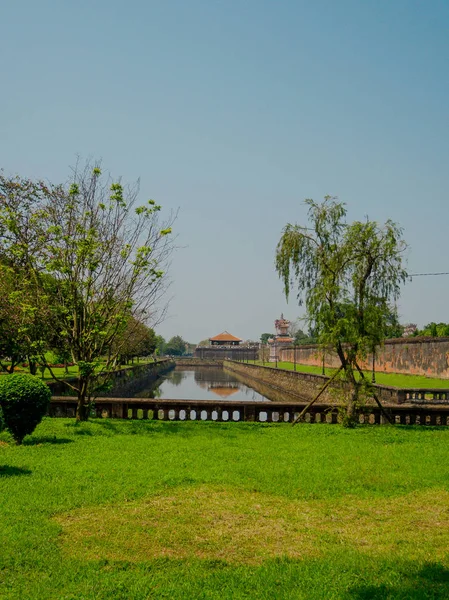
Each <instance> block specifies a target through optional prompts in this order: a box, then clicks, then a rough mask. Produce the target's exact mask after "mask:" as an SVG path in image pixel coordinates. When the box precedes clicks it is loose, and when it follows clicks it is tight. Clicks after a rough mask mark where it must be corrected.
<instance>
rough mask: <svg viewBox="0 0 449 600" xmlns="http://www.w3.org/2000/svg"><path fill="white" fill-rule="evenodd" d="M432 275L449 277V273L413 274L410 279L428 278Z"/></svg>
mask: <svg viewBox="0 0 449 600" xmlns="http://www.w3.org/2000/svg"><path fill="white" fill-rule="evenodd" d="M431 275H449V272H447V273H412V274H411V275H409V277H410V278H412V277H428V276H431Z"/></svg>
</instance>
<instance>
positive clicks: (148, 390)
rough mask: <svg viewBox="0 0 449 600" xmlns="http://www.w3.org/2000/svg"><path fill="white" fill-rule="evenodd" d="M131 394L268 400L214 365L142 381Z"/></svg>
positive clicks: (178, 369)
mask: <svg viewBox="0 0 449 600" xmlns="http://www.w3.org/2000/svg"><path fill="white" fill-rule="evenodd" d="M134 397H136V398H161V399H166V400H168V399H171V400H220V401H223V400H224V401H226V400H232V401H240V400H246V401H254V402H263V401H268V402H269V399H268V398H267V397H265V396H264V395H263V394H261V393H259V392H257V391H256V390H254V389H253V388H252V387H250V386H248V385H247V384H246V383H244V382H242V381H239V380H238V379H237V378H236V377H235V376H234V374H232V373H229V372H226V371H224V370H223V369H218V368H214V367H202V368H201V367H198V368H195V369H183V368H182V367H179V368H176V369H173V370H172V371H170V372H169V373H166V374H165V375H164V376H163V377H161V378H160V379H158V380H157V381H154V382H151V383H148V384H147V385H145V384H144V387H143V389H142V390H141V391H140V392H138V393H136V394H134Z"/></svg>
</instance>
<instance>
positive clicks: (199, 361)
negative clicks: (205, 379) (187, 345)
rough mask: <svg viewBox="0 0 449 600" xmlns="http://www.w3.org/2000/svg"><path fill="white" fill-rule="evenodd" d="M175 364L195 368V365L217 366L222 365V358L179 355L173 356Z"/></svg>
mask: <svg viewBox="0 0 449 600" xmlns="http://www.w3.org/2000/svg"><path fill="white" fill-rule="evenodd" d="M174 361H175V365H176V366H177V367H182V368H183V369H184V368H189V367H191V368H192V369H195V368H197V367H219V368H221V367H222V366H223V359H218V358H217V359H212V358H195V357H192V358H190V357H184V356H180V357H179V358H175V359H174Z"/></svg>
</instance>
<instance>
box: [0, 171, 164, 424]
mask: <svg viewBox="0 0 449 600" xmlns="http://www.w3.org/2000/svg"><path fill="white" fill-rule="evenodd" d="M39 190H40V195H39V197H38V199H37V200H36V201H35V199H34V198H33V205H32V206H31V207H29V208H30V209H32V211H33V214H34V215H35V218H34V220H33V227H34V229H35V232H36V235H37V238H38V240H39V244H38V245H37V246H36V245H33V248H32V249H33V251H32V252H31V251H30V248H29V245H28V243H27V240H26V239H25V237H24V235H23V227H22V222H21V221H22V220H23V211H20V210H14V209H13V208H10V207H13V206H14V203H13V202H12V199H13V196H14V193H12V196H11V198H5V202H4V206H3V207H1V208H2V210H0V241H1V242H2V248H0V250H3V252H4V254H6V255H13V256H14V255H15V256H21V257H23V260H22V262H23V263H24V264H25V266H26V270H27V274H28V277H29V279H30V280H34V281H36V282H37V289H38V290H39V293H38V294H36V296H35V303H36V305H37V306H39V305H42V304H43V303H47V304H48V306H49V309H50V311H51V319H50V323H49V328H50V329H51V331H49V332H48V337H49V338H51V339H52V340H53V343H54V344H55V345H56V346H58V345H59V346H60V347H61V348H63V349H68V350H69V351H70V354H71V357H72V361H73V362H74V363H75V364H76V365H77V366H78V372H79V373H78V378H77V381H76V382H66V383H67V385H68V386H69V387H70V388H71V389H72V390H73V391H74V392H75V393H76V394H77V397H78V407H77V418H78V419H79V420H86V419H87V418H88V414H89V403H90V396H91V393H92V389H93V386H94V383H95V378H96V376H97V375H98V374H99V372H103V373H109V372H110V371H111V370H112V368H113V366H114V365H115V363H116V359H117V356H119V355H120V354H121V343H120V340H122V341H123V340H124V339H125V337H124V336H123V335H122V333H123V332H124V331H125V330H126V328H127V327H128V326H129V323H137V322H138V321H139V322H140V321H145V322H147V323H148V324H154V323H155V322H157V321H158V320H159V319H160V314H161V313H160V311H161V310H162V311H163V310H164V303H163V301H162V302H161V300H162V297H163V295H164V292H165V290H166V281H167V280H166V274H167V268H168V265H169V259H170V255H171V252H172V250H173V241H172V236H171V235H170V234H171V225H172V222H173V216H170V217H168V219H167V220H166V221H161V219H160V217H159V213H160V210H161V207H160V206H159V205H158V204H156V202H155V201H154V200H149V201H147V202H146V203H144V204H139V203H138V196H139V186H138V184H134V185H131V186H125V185H123V184H122V182H121V181H120V180H113V179H111V178H110V177H109V176H104V175H102V172H101V169H100V166H99V165H98V164H87V165H86V166H85V167H84V168H81V169H79V168H76V169H75V170H74V173H73V177H72V178H71V180H70V181H69V182H68V184H67V185H60V186H53V185H47V186H44V185H40V186H39ZM36 235H35V236H33V240H34V239H35V237H36ZM132 317H137V319H134V320H132ZM123 343H124V341H123ZM41 359H42V361H43V362H44V363H45V356H44V355H43V356H42V357H41ZM48 367H49V369H50V372H51V373H52V375H53V376H54V378H55V379H57V377H56V376H55V374H54V373H53V370H52V369H51V366H50V365H48Z"/></svg>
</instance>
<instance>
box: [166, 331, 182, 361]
mask: <svg viewBox="0 0 449 600" xmlns="http://www.w3.org/2000/svg"><path fill="white" fill-rule="evenodd" d="M186 344H187V342H185V341H184V340H183V339H182V337H181V336H180V335H175V336H173V337H172V338H171V339H169V340H168V342H167V344H166V346H165V354H169V355H171V356H182V355H183V354H185V352H186Z"/></svg>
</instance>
